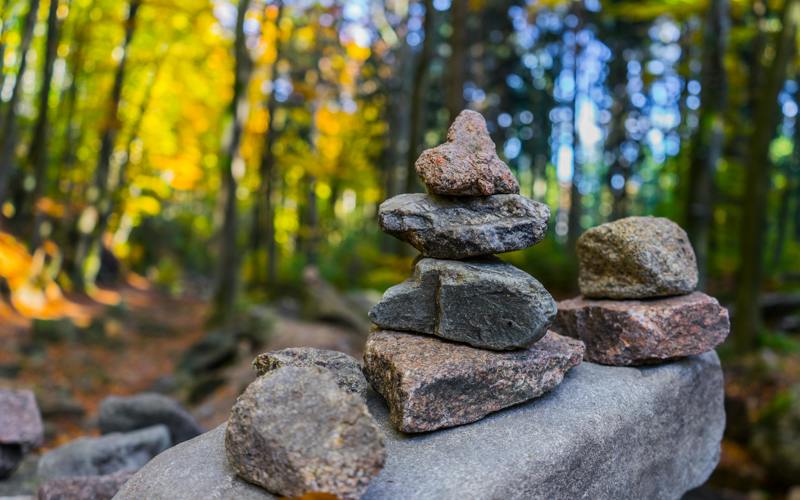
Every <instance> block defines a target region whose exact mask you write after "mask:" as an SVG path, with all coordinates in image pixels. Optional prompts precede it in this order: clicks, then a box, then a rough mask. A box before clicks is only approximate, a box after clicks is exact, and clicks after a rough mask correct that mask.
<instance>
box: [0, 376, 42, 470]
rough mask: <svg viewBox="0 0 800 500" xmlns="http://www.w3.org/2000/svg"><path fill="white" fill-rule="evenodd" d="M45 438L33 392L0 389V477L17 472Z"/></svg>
mask: <svg viewBox="0 0 800 500" xmlns="http://www.w3.org/2000/svg"><path fill="white" fill-rule="evenodd" d="M43 439H44V427H43V426H42V416H41V414H40V413H39V407H38V406H37V404H36V397H35V396H34V395H33V392H31V391H28V390H8V389H0V479H2V478H5V477H8V476H9V475H10V474H11V473H12V472H14V470H15V469H16V468H17V466H18V465H19V463H20V461H21V460H22V458H23V457H24V456H25V454H26V453H28V452H29V451H30V450H31V449H33V448H36V447H37V446H39V445H41V444H42V440H43Z"/></svg>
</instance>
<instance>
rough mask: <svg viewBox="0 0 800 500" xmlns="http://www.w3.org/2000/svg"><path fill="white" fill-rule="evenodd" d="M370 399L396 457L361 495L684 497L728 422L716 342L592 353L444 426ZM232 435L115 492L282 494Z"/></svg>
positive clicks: (161, 498) (712, 461)
mask: <svg viewBox="0 0 800 500" xmlns="http://www.w3.org/2000/svg"><path fill="white" fill-rule="evenodd" d="M369 406H370V411H371V412H372V414H373V415H375V417H376V420H377V421H378V422H379V424H380V425H381V427H382V428H383V430H384V432H385V435H386V449H387V460H386V465H385V467H384V469H383V471H381V473H380V474H379V475H378V476H377V477H376V478H375V479H374V480H373V481H372V482H371V483H370V487H369V489H368V490H367V493H366V494H365V495H364V496H363V497H362V500H383V499H388V498H390V499H394V498H404V499H405V498H408V499H417V498H425V499H427V498H436V499H442V500H463V499H464V498H503V499H508V500H538V499H547V500H551V499H552V500H562V499H564V500H566V499H573V498H615V499H621V500H627V499H630V500H638V499H641V498H647V499H654V500H660V499H665V500H667V499H670V500H671V499H676V498H680V497H681V496H682V495H683V494H684V493H685V492H686V491H688V490H690V489H693V488H695V487H696V486H699V485H701V484H703V483H704V482H705V481H706V479H707V478H708V477H709V475H710V474H711V472H712V471H713V470H714V467H715V466H716V464H717V462H718V460H719V452H720V441H721V439H722V432H723V430H724V427H725V412H724V409H723V387H722V370H721V369H720V366H719V359H718V358H717V356H716V354H715V353H713V352H710V353H706V354H703V355H701V356H692V357H689V358H686V359H683V360H681V361H677V362H674V363H669V364H665V365H658V366H650V367H645V368H623V367H609V366H601V365H595V364H593V363H582V364H581V365H579V366H576V367H575V368H574V369H572V370H571V371H570V372H569V373H568V374H567V376H566V377H565V379H564V382H563V383H562V384H560V385H559V386H558V387H556V388H555V389H554V390H553V391H551V392H549V393H548V394H545V395H544V396H542V397H540V398H537V399H535V400H533V401H529V402H527V403H523V404H520V405H517V406H515V407H513V408H509V409H507V410H504V411H502V412H498V413H494V414H492V415H490V416H488V417H486V418H485V419H483V420H480V421H478V422H475V423H474V424H471V425H467V426H461V427H455V428H452V429H446V430H442V431H439V432H432V433H425V434H414V435H408V434H402V433H399V432H396V431H394V430H393V429H392V427H391V425H390V422H389V417H388V414H387V410H386V408H385V406H384V402H383V400H382V399H381V398H380V397H378V396H376V395H375V394H374V393H371V395H370V405H369ZM224 440H225V425H222V426H220V427H217V428H216V429H214V430H213V431H211V432H208V433H206V434H203V435H202V436H199V437H197V438H195V439H193V440H191V441H188V442H186V443H182V444H180V445H178V446H176V447H174V448H171V449H169V450H167V451H165V452H164V453H162V454H161V455H159V456H157V457H156V458H154V459H153V460H152V461H151V462H150V463H148V464H147V465H145V466H144V467H143V468H142V470H141V471H139V473H137V474H136V475H135V476H134V477H133V478H131V480H130V481H128V482H127V483H126V484H125V485H124V486H123V487H122V489H121V490H120V492H119V493H118V495H117V497H116V498H117V499H118V500H140V499H142V498H147V499H152V500H175V499H178V500H180V499H195V498H207V499H231V498H236V499H241V500H259V499H272V498H275V497H273V496H272V495H270V494H269V493H268V492H266V491H264V490H263V489H261V488H258V487H256V486H253V485H251V484H249V483H247V482H245V481H243V480H241V479H239V478H238V477H237V476H236V475H235V474H234V472H233V470H232V469H231V468H230V467H229V466H228V464H227V462H226V460H225V449H224Z"/></svg>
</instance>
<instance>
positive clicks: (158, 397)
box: [98, 393, 205, 444]
mask: <svg viewBox="0 0 800 500" xmlns="http://www.w3.org/2000/svg"><path fill="white" fill-rule="evenodd" d="M158 424H164V425H166V426H167V428H168V429H169V433H170V440H171V441H172V443H173V444H177V443H182V442H184V441H186V440H189V439H192V438H193V437H195V436H199V435H200V434H202V433H203V432H205V430H204V429H203V428H202V427H200V424H198V423H197V421H196V420H195V419H194V417H193V416H192V415H191V414H190V413H189V412H188V411H186V409H185V408H183V407H182V406H181V405H180V403H178V402H177V401H175V400H174V399H172V398H169V397H167V396H164V395H162V394H155V393H142V394H137V395H134V396H126V397H121V396H109V397H107V398H105V399H104V400H103V401H102V402H101V403H100V414H99V417H98V425H99V426H100V432H102V433H103V434H108V433H110V432H128V431H134V430H137V429H144V428H146V427H151V426H153V425H158Z"/></svg>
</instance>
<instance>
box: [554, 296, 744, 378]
mask: <svg viewBox="0 0 800 500" xmlns="http://www.w3.org/2000/svg"><path fill="white" fill-rule="evenodd" d="M551 328H552V329H553V330H554V331H556V332H558V333H561V334H562V335H568V336H570V337H574V338H577V339H581V340H582V341H583V342H584V343H585V344H586V354H585V358H586V360H588V361H593V362H595V363H602V364H605V365H622V366H625V365H641V364H650V363H658V362H663V361H669V360H672V359H675V358H681V357H684V356H691V355H695V354H702V353H704V352H706V351H710V350H712V349H714V348H715V347H717V346H718V345H719V344H721V343H722V342H723V341H724V340H725V338H726V337H727V336H728V333H729V332H730V319H729V318H728V310H727V309H725V308H724V307H722V306H721V305H720V304H719V302H718V301H717V299H715V298H714V297H710V296H708V295H706V294H704V293H701V292H694V293H692V294H689V295H679V296H677V297H667V298H664V299H650V300H592V299H585V298H583V297H576V298H574V299H569V300H563V301H561V302H559V304H558V316H557V319H556V321H555V322H554V323H553V326H552V327H551Z"/></svg>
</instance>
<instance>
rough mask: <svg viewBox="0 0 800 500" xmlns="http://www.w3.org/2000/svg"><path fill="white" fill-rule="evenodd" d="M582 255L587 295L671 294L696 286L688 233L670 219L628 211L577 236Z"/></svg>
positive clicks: (639, 296) (580, 263)
mask: <svg viewBox="0 0 800 500" xmlns="http://www.w3.org/2000/svg"><path fill="white" fill-rule="evenodd" d="M577 255H578V268H579V275H578V286H579V288H580V291H581V294H582V295H583V296H584V297H587V298H606V299H643V298H654V297H666V296H670V295H682V294H687V293H691V292H693V291H694V289H695V288H696V287H697V261H696V260H695V256H694V250H693V249H692V245H691V244H690V243H689V237H688V236H687V235H686V232H685V231H684V230H683V229H681V228H680V226H678V225H677V224H675V223H674V222H672V221H671V220H669V219H664V218H661V217H627V218H625V219H620V220H617V221H614V222H609V223H607V224H602V225H600V226H597V227H594V228H592V229H589V230H588V231H586V232H585V233H583V234H582V235H581V237H580V238H578V244H577Z"/></svg>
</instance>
